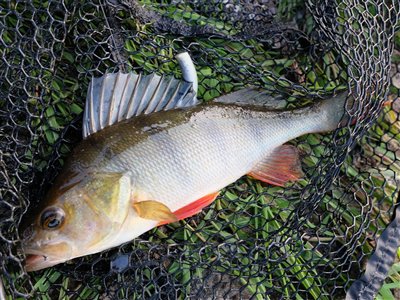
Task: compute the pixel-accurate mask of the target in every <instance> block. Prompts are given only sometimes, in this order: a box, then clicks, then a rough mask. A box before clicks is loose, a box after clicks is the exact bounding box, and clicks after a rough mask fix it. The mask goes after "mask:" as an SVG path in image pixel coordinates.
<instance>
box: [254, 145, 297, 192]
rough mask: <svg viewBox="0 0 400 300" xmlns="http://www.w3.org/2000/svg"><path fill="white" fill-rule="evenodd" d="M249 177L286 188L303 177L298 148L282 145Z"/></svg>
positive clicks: (258, 165) (260, 163)
mask: <svg viewBox="0 0 400 300" xmlns="http://www.w3.org/2000/svg"><path fill="white" fill-rule="evenodd" d="M248 175H249V176H251V177H253V178H255V179H258V180H261V181H263V182H266V183H270V184H273V185H278V186H284V185H285V183H286V182H288V181H295V180H297V179H299V178H301V177H302V176H303V172H302V170H301V164H300V159H299V153H298V150H297V148H296V147H294V146H291V145H282V146H280V147H278V148H276V149H275V151H274V152H273V153H272V154H271V155H269V156H268V157H267V158H266V159H264V160H263V161H261V162H259V163H258V164H257V165H256V166H255V168H254V169H253V170H251V172H250V173H249V174H248Z"/></svg>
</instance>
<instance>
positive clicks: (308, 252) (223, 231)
mask: <svg viewBox="0 0 400 300" xmlns="http://www.w3.org/2000/svg"><path fill="white" fill-rule="evenodd" d="M140 2H141V3H143V4H149V3H152V1H147V0H143V1H140ZM160 2H161V3H164V2H165V3H166V1H160ZM43 5H45V4H43ZM301 5H302V4H301V2H300V1H298V0H292V1H290V0H287V1H283V2H282V3H281V4H280V6H279V13H280V14H281V15H282V17H285V16H286V17H287V18H288V19H292V18H293V17H294V13H295V11H296V10H297V9H298V8H299V6H301ZM155 10H156V11H158V12H163V13H166V14H167V15H168V16H170V17H171V18H173V19H175V20H181V19H183V20H186V21H188V22H189V23H191V24H196V25H202V24H204V23H205V22H206V21H207V22H208V24H209V25H211V26H213V27H214V28H215V29H216V31H217V32H218V33H220V34H228V33H229V34H234V33H235V32H236V31H235V28H233V26H232V25H230V24H227V23H224V22H221V21H219V20H218V19H217V18H216V17H215V16H207V18H206V17H205V16H202V15H200V14H198V13H196V12H194V11H192V10H191V9H190V7H189V9H183V8H182V7H180V6H178V8H177V10H176V11H173V10H172V6H167V7H162V6H158V7H157V6H156V8H155ZM121 17H123V18H125V21H124V22H123V25H124V26H125V28H126V29H130V30H139V32H138V34H137V36H136V39H127V40H125V41H124V48H125V50H126V52H127V54H128V58H129V63H130V65H131V66H132V67H133V68H138V67H140V70H142V71H144V72H146V73H150V72H152V71H154V70H157V71H158V72H159V73H168V74H174V75H176V76H177V77H179V76H180V70H179V68H178V67H177V64H176V62H175V60H174V58H173V57H174V54H175V51H174V49H179V48H180V47H181V46H182V44H185V45H187V44H188V39H186V40H185V41H184V42H182V41H179V40H174V39H173V38H171V37H169V36H153V35H151V31H152V28H151V24H136V23H135V22H134V21H133V20H132V19H129V18H127V16H126V15H124V14H123V12H121ZM8 20H9V25H10V26H15V20H14V19H13V17H12V16H10V17H9V18H8ZM90 26H92V28H96V26H97V24H96V22H93V23H91V25H90ZM304 26H305V27H306V28H305V30H306V31H307V32H309V30H310V28H311V26H310V18H309V16H307V21H306V22H305V25H304ZM307 26H308V27H307ZM7 34H8V35H7ZM13 38H15V37H13V36H12V35H11V34H9V33H6V35H4V36H3V39H6V40H7V42H9V43H12V40H13ZM149 38H152V39H153V43H154V44H155V45H159V47H156V48H154V47H151V46H148V45H147V46H145V45H143V43H142V41H144V40H147V39H149ZM194 42H195V44H194V45H192V48H191V51H192V52H193V54H194V55H196V54H197V56H196V62H197V65H196V69H197V73H198V78H199V97H200V98H201V100H203V101H210V100H211V99H214V98H215V97H218V96H220V95H222V94H226V93H228V92H230V91H232V90H237V89H239V88H241V87H242V86H244V85H245V83H251V84H254V85H257V86H260V87H264V88H266V89H269V90H270V91H271V93H275V94H279V93H282V94H284V95H287V106H288V107H293V106H303V105H305V104H308V103H310V102H311V100H310V95H315V96H316V95H317V94H318V95H320V94H323V95H329V94H330V93H331V92H332V91H334V90H344V89H346V86H347V85H346V83H347V80H348V78H347V75H346V74H345V72H341V69H342V68H343V67H344V66H343V63H341V62H340V61H339V62H337V61H336V54H335V53H334V52H328V53H324V54H323V55H322V56H321V57H320V58H319V59H318V60H317V61H315V60H312V59H311V58H310V57H309V56H308V55H307V54H302V53H296V54H294V55H291V56H290V57H285V56H284V55H282V54H281V53H280V52H279V51H277V50H276V51H274V50H268V51H266V50H265V46H264V45H263V44H262V43H260V42H257V41H256V40H247V41H245V42H240V43H239V42H235V41H226V40H223V39H221V38H219V37H214V38H210V39H202V38H198V39H196V40H195V41H194ZM69 43H71V44H69ZM93 43H94V44H95V43H96V41H93ZM396 43H398V40H397V41H396ZM66 45H67V47H66V48H65V49H64V51H63V54H62V57H61V58H60V61H59V62H58V64H59V65H60V66H65V67H60V68H58V69H57V71H56V73H55V74H52V73H50V72H47V71H44V72H45V73H44V75H43V77H44V78H45V81H44V83H45V84H44V86H42V85H39V84H38V86H37V89H36V91H37V97H39V96H40V95H43V96H42V97H41V99H42V101H43V102H41V103H39V102H38V98H37V97H32V98H31V99H29V100H28V103H29V105H30V107H31V108H32V109H38V110H43V114H42V115H40V116H37V117H34V118H32V120H31V124H30V125H31V127H32V128H35V130H36V133H37V134H36V135H35V137H36V138H35V140H34V141H33V144H34V146H37V147H38V149H39V150H40V155H39V156H38V155H33V154H32V153H27V157H28V158H29V157H32V158H33V160H34V161H33V163H34V165H35V166H36V167H37V168H38V169H39V170H45V168H46V166H47V164H48V158H49V157H50V156H51V154H52V152H53V151H54V146H55V145H56V144H57V142H58V140H59V138H60V136H61V134H62V133H63V129H64V128H65V127H66V126H67V125H68V124H69V123H70V122H71V121H72V120H73V119H74V118H75V117H76V116H78V115H79V114H81V113H82V110H83V105H84V99H85V93H86V87H87V84H88V79H89V77H88V76H86V77H85V76H80V77H77V76H76V75H77V74H83V73H85V72H86V70H91V69H92V68H93V65H92V62H91V61H90V60H89V59H86V58H84V57H79V56H77V55H75V53H74V52H73V50H72V49H73V42H72V41H69V40H67V42H66ZM199 53H201V55H198V54H199ZM221 57H222V58H224V59H223V60H221ZM238 66H240V68H238ZM106 67H111V65H110V63H109V62H108V61H107V60H105V61H102V63H101V66H100V69H101V68H106ZM288 72H292V73H294V74H295V76H294V81H295V83H296V85H295V86H293V85H292V82H291V81H289V80H288V79H286V78H285V76H286V75H287V73H288ZM31 75H32V76H35V75H38V73H37V71H35V70H34V71H32V74H31ZM304 88H306V89H304ZM384 112H385V116H381V117H380V118H379V119H378V122H377V124H375V125H374V126H373V127H372V128H371V130H370V131H369V133H368V135H367V137H363V138H362V139H361V140H360V141H359V143H358V146H359V147H360V149H361V155H362V157H364V158H368V159H371V160H373V161H374V162H375V163H376V164H378V166H376V165H375V166H374V167H369V166H368V165H354V157H351V156H348V157H347V159H346V161H345V163H344V165H343V167H342V169H341V173H340V182H336V184H335V185H334V186H333V189H332V191H331V192H330V193H327V194H326V195H325V197H324V198H323V201H321V203H320V204H319V205H318V207H317V210H316V212H315V213H314V214H312V216H311V217H310V218H309V219H308V220H307V222H306V224H305V226H304V227H303V230H304V235H303V239H302V240H294V241H293V240H292V241H290V242H289V243H287V244H284V243H278V241H279V237H280V236H281V234H285V235H284V236H285V237H296V232H291V231H289V232H284V231H282V228H283V226H284V225H285V224H288V222H289V223H290V221H291V218H292V215H291V212H292V211H293V210H294V209H295V208H296V206H297V205H298V199H299V193H300V192H299V191H300V190H301V189H302V188H304V187H306V186H307V185H308V184H309V183H310V182H309V180H308V179H307V178H309V177H308V176H306V178H304V179H302V180H300V181H299V182H297V183H296V184H294V185H291V186H288V187H287V188H286V189H282V188H278V187H269V186H265V185H261V184H260V183H259V182H257V181H255V180H251V179H248V178H244V179H242V180H240V181H238V182H236V183H235V184H233V185H231V186H229V187H227V188H226V189H225V190H224V191H223V192H222V194H221V197H219V198H218V199H217V200H216V201H215V203H213V204H212V206H211V209H208V210H205V211H204V212H203V213H201V214H200V215H198V216H196V217H194V218H192V219H191V220H188V221H181V222H179V223H175V224H170V225H167V226H164V227H163V228H160V229H156V230H153V231H152V232H151V233H149V234H147V235H146V237H147V240H148V241H149V242H151V243H150V244H148V243H135V242H134V243H133V244H132V246H128V250H127V251H129V250H132V249H138V248H140V249H143V251H147V250H149V247H150V246H151V245H161V246H163V245H170V246H171V247H175V246H173V245H178V246H177V247H178V248H179V251H180V252H179V253H181V259H180V260H179V261H167V262H166V265H165V266H164V267H165V268H166V269H167V271H168V273H169V275H170V276H171V278H173V279H174V280H175V282H177V283H180V284H181V285H182V290H181V291H180V294H179V297H181V298H183V296H184V294H185V293H186V294H190V292H191V289H194V288H195V287H194V286H192V285H193V279H198V278H203V277H204V276H205V274H207V272H208V271H209V267H208V266H210V265H211V266H212V268H213V269H214V270H215V271H216V272H220V273H224V274H227V276H230V278H234V279H237V280H238V282H239V283H240V285H241V287H243V288H244V292H245V293H248V294H249V295H254V296H255V299H264V295H265V293H266V292H267V291H271V290H274V291H276V293H279V292H280V293H281V294H282V295H284V296H286V297H289V296H291V295H293V294H294V293H296V292H297V291H299V290H300V291H301V292H299V293H298V294H297V296H296V298H297V299H310V298H311V299H328V298H329V290H330V289H331V288H332V285H331V284H330V283H329V280H330V279H329V278H327V277H326V275H325V277H324V276H322V275H321V274H320V272H319V271H318V270H319V269H321V268H322V267H324V268H327V269H331V270H332V275H334V276H335V279H336V283H337V284H338V285H340V284H344V283H346V281H347V280H349V276H347V275H346V274H341V273H340V270H339V271H335V268H336V266H337V262H335V261H334V260H332V259H331V258H330V257H329V256H327V255H326V252H324V249H322V248H320V247H319V246H321V244H322V245H326V246H329V245H331V243H336V244H337V246H335V247H336V248H340V247H343V246H344V244H345V243H346V242H347V241H349V239H350V238H351V235H352V234H354V233H355V232H356V231H357V230H358V229H359V228H362V227H366V230H365V231H366V233H368V234H371V235H372V234H375V233H376V232H380V231H381V230H382V229H383V228H384V227H385V225H386V224H387V222H389V218H388V213H387V210H388V209H389V208H390V207H391V205H392V204H393V202H395V198H394V192H395V191H398V186H397V184H396V183H395V182H393V181H392V180H390V179H391V178H392V177H393V172H397V173H398V172H399V168H400V163H399V162H398V160H396V157H395V154H394V151H392V150H388V148H387V143H389V142H390V143H394V144H396V143H400V133H399V129H400V126H399V124H400V123H399V117H398V115H397V114H396V112H394V110H393V109H392V107H386V108H385V110H384ZM329 142H330V134H313V135H306V136H304V137H301V138H299V139H297V140H296V141H295V142H294V143H295V144H296V145H297V147H298V148H299V150H300V151H301V152H302V153H303V157H304V158H303V161H302V163H303V169H304V170H305V172H306V174H308V175H310V174H311V173H310V172H312V171H313V170H314V169H315V168H316V167H317V165H318V163H319V162H320V161H321V159H324V156H325V154H326V153H325V151H326V149H327V145H328V144H329ZM396 145H397V144H396ZM70 150H71V146H70V145H69V144H63V145H62V146H61V148H60V151H61V154H62V155H63V156H62V158H61V159H63V158H64V157H65V156H66V155H68V153H69V151H70ZM383 162H384V163H385V165H384V166H383V165H379V164H381V163H383ZM322 175H324V174H322ZM361 182H362V184H363V186H362V188H363V189H364V190H365V192H364V193H359V192H357V191H359V190H360V187H361V186H360V184H361ZM351 183H354V184H351ZM349 192H350V196H352V195H353V193H355V195H356V197H357V200H358V201H359V203H353V202H351V201H349V202H348V203H346V202H345V201H343V199H347V198H346V197H349ZM367 195H372V196H373V198H374V199H381V200H380V201H379V203H375V202H374V204H376V205H374V207H373V208H372V211H371V213H370V216H371V219H373V218H374V217H375V216H377V215H378V214H380V213H381V211H380V210H382V213H381V214H380V218H379V219H378V220H377V221H376V222H375V221H369V220H360V219H357V216H358V215H359V214H361V213H365V211H364V209H365V208H366V207H367V206H368V205H367V200H368V199H367ZM338 216H339V217H340V218H339V217H338ZM317 217H320V219H318V218H317ZM354 220H355V221H354ZM319 228H322V229H323V230H321V231H320V230H319ZM349 228H351V230H348V229H349ZM306 229H307V230H309V231H310V232H317V233H318V234H319V235H318V237H316V236H311V235H309V236H307V235H306ZM272 237H273V238H272ZM255 241H257V242H255ZM255 243H257V247H258V248H257V249H258V250H254V251H253V253H252V255H251V257H249V255H248V251H249V249H252V248H254V245H255ZM198 244H204V249H202V251H201V252H200V253H199V251H197V250H198V249H197V248H196V247H198V246H197V245H198ZM221 244H222V245H226V248H224V247H222V246H220V247H219V248H218V247H217V245H221ZM357 245H358V251H359V252H361V251H362V252H363V253H371V251H372V250H373V249H374V243H372V242H370V241H365V242H364V243H363V244H357ZM130 247H131V248H130ZM125 248H126V247H124V249H125ZM172 249H174V248H172ZM217 250H218V251H217ZM300 250H301V251H300ZM232 251H233V253H234V254H235V255H234V257H232ZM356 254H358V253H356ZM356 254H355V255H356ZM353 258H355V256H354V257H353ZM89 260H90V258H89ZM198 262H201V263H200V264H199V265H198V266H196V263H198ZM193 266H196V267H193ZM399 268H400V267H399V263H397V264H396V265H394V266H393V267H392V270H391V273H390V275H389V278H388V279H387V282H386V283H385V284H384V286H383V287H382V289H381V291H380V294H379V296H378V299H391V298H390V297H392V298H393V299H394V295H393V292H392V290H393V289H395V288H398V287H399V282H400V276H399V275H398V272H399ZM338 273H339V274H338ZM267 274H268V275H267ZM120 276H121V277H118V278H120V279H121V280H123V279H124V277H123V275H120ZM143 276H144V278H147V279H150V278H151V276H153V274H152V272H151V269H150V267H149V268H148V269H143ZM353 279H354V278H353ZM32 282H33V284H34V288H35V290H36V291H37V293H38V295H40V299H43V300H44V299H76V298H78V299H97V298H100V297H101V294H100V292H99V291H100V288H101V282H100V279H99V278H97V277H94V279H93V280H91V281H89V282H85V284H84V283H82V282H77V281H73V280H72V279H71V278H69V277H67V276H65V275H63V274H62V273H61V272H60V271H58V270H57V269H56V268H53V269H49V270H46V271H44V272H42V273H36V274H34V275H33V276H32ZM143 289H144V290H145V294H146V295H148V296H150V295H151V294H152V293H154V286H153V285H152V284H151V283H149V284H147V285H146V286H144V287H143ZM67 291H68V293H67ZM125 292H126V291H125V290H124V289H121V290H120V291H119V294H118V296H120V297H122V298H123V297H124V296H125V294H124V293H125ZM70 293H72V295H71V294H70ZM379 297H381V298H379ZM132 298H135V297H132ZM10 299H11V298H10ZM271 299H274V297H273V296H271Z"/></svg>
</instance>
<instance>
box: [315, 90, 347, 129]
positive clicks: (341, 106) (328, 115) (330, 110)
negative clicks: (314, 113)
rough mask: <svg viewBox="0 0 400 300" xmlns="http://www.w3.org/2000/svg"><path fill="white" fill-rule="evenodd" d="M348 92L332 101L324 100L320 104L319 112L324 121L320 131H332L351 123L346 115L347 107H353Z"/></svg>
mask: <svg viewBox="0 0 400 300" xmlns="http://www.w3.org/2000/svg"><path fill="white" fill-rule="evenodd" d="M348 96H349V93H348V91H345V92H342V93H340V94H339V95H337V96H336V97H334V98H332V99H327V100H323V101H322V102H321V103H320V104H319V106H318V107H319V112H320V113H321V118H324V121H323V122H321V126H322V128H321V130H320V131H332V130H335V129H337V128H339V127H342V126H345V125H346V124H347V123H348V122H349V117H348V115H347V113H346V111H347V110H346V107H351V106H352V104H351V99H350V98H349V101H346V99H347V98H348Z"/></svg>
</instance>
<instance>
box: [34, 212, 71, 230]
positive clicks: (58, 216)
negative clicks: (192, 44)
mask: <svg viewBox="0 0 400 300" xmlns="http://www.w3.org/2000/svg"><path fill="white" fill-rule="evenodd" d="M64 215H65V214H64V211H63V210H62V209H61V208H58V207H51V208H48V209H46V210H45V211H44V212H43V213H42V215H41V217H40V225H41V226H42V228H43V229H49V230H53V229H57V228H58V227H60V226H61V225H62V223H63V222H64Z"/></svg>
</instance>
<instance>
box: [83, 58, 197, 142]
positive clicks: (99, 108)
mask: <svg viewBox="0 0 400 300" xmlns="http://www.w3.org/2000/svg"><path fill="white" fill-rule="evenodd" d="M181 57H182V55H181V56H180V57H179V59H178V60H179V63H180V64H181V65H182V58H181ZM187 57H189V56H188V55H187V56H184V59H185V60H184V62H183V66H185V64H186V65H190V64H191V66H189V67H188V68H185V69H184V68H182V70H183V78H184V79H188V78H190V79H193V78H195V80H194V82H195V83H196V84H197V77H196V74H188V72H192V73H193V72H195V71H193V70H195V69H194V66H193V62H192V61H191V59H190V57H189V58H187ZM188 70H189V71H188ZM196 92H197V91H196V90H195V89H193V83H192V82H187V81H183V80H178V79H176V78H174V77H172V76H169V77H166V76H159V75H157V74H155V73H153V74H150V75H142V74H134V73H132V72H131V73H122V72H118V73H111V74H105V75H104V76H102V77H99V78H92V81H91V83H90V85H89V88H88V93H87V98H86V106H85V112H84V115H83V138H86V137H87V136H89V135H90V134H92V133H95V132H97V131H99V130H101V129H103V128H104V127H106V126H110V125H113V124H115V123H117V122H120V121H122V120H126V119H129V118H131V117H134V116H138V115H140V114H149V113H152V112H157V111H161V110H169V109H174V108H182V107H191V106H194V105H196V104H198V101H197V98H196Z"/></svg>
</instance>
